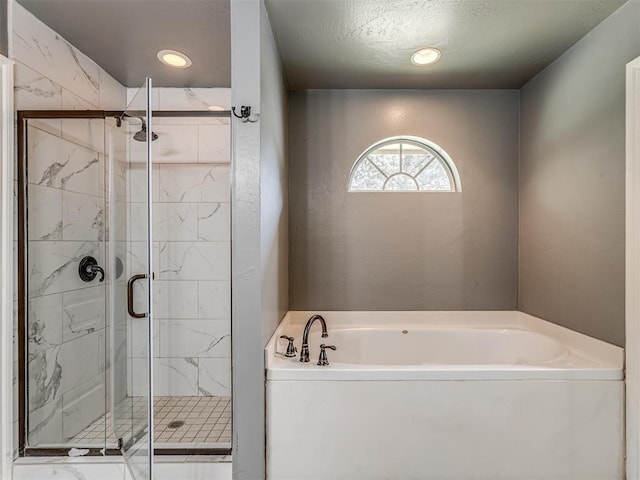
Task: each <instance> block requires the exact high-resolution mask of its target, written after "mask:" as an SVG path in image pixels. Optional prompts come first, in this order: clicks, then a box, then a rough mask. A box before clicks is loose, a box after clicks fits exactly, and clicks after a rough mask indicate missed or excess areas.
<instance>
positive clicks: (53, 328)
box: [27, 294, 62, 354]
mask: <svg viewBox="0 0 640 480" xmlns="http://www.w3.org/2000/svg"><path fill="white" fill-rule="evenodd" d="M28 302H29V316H28V319H27V320H28V321H27V323H28V331H27V337H28V342H29V344H28V353H29V354H31V353H35V352H38V351H43V350H48V349H50V348H51V347H55V346H56V345H60V344H62V295H61V294H55V295H47V296H44V297H34V298H30V299H29V300H28Z"/></svg>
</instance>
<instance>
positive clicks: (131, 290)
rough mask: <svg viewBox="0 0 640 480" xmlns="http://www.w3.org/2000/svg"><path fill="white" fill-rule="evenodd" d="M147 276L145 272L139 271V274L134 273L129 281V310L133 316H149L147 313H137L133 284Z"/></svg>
mask: <svg viewBox="0 0 640 480" xmlns="http://www.w3.org/2000/svg"><path fill="white" fill-rule="evenodd" d="M145 278H147V275H146V274H144V273H139V274H137V275H133V276H132V277H131V278H130V279H129V281H128V282H127V310H128V311H129V316H130V317H133V318H145V317H146V316H147V314H146V313H136V312H135V310H134V309H133V284H134V283H136V281H138V280H144V279H145Z"/></svg>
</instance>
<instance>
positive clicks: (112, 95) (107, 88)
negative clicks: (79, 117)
mask: <svg viewBox="0 0 640 480" xmlns="http://www.w3.org/2000/svg"><path fill="white" fill-rule="evenodd" d="M126 106H127V89H126V88H125V87H124V86H123V85H122V84H121V83H120V82H118V81H117V80H116V79H115V78H113V77H112V76H111V75H109V74H108V73H107V72H105V71H104V70H100V108H101V109H102V110H124V109H125V108H126Z"/></svg>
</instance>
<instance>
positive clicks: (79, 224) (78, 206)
mask: <svg viewBox="0 0 640 480" xmlns="http://www.w3.org/2000/svg"><path fill="white" fill-rule="evenodd" d="M104 216H105V208H104V200H103V199H101V198H98V197H95V196H93V195H84V194H81V193H75V192H66V191H65V192H63V194H62V223H63V230H62V238H63V239H64V240H78V241H92V240H93V241H102V240H104V232H105V218H104Z"/></svg>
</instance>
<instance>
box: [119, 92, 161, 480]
mask: <svg viewBox="0 0 640 480" xmlns="http://www.w3.org/2000/svg"><path fill="white" fill-rule="evenodd" d="M150 83H151V81H150V79H147V82H146V83H145V85H144V86H143V87H142V88H141V89H140V90H139V91H138V92H137V94H136V96H135V97H134V98H133V100H132V101H131V103H130V104H129V106H128V107H127V111H126V112H125V113H124V115H123V117H122V121H121V126H120V128H116V129H113V130H112V132H111V133H112V135H111V139H110V145H111V151H112V155H110V159H111V163H110V166H111V168H110V175H109V178H110V202H111V209H110V213H111V216H110V221H109V227H110V230H109V231H110V238H109V247H110V250H109V253H110V255H109V261H110V266H111V270H112V271H113V272H114V273H115V274H114V275H112V276H111V277H110V285H109V287H110V299H111V302H110V315H111V322H112V324H113V328H112V330H111V332H112V345H113V348H112V351H113V354H112V355H113V367H112V381H111V385H112V423H113V428H114V431H115V433H116V435H117V437H118V439H119V440H120V444H121V449H122V454H123V456H124V458H125V461H126V463H127V465H128V467H129V470H130V472H131V474H132V476H133V477H134V478H135V479H136V480H148V479H151V478H153V477H152V468H153V464H152V452H153V444H152V443H153V442H152V438H153V424H152V422H151V421H150V420H151V418H153V405H152V403H153V396H152V391H153V385H152V378H153V373H152V362H151V359H152V358H153V345H152V342H151V338H152V337H153V327H152V325H153V322H152V318H153V313H152V311H151V305H152V301H151V296H152V291H153V290H152V288H151V271H152V261H151V257H152V251H151V224H150V218H151V203H150V200H151V199H150V195H149V193H150V192H151V191H152V188H151V171H152V164H151V148H150V143H151V138H150V137H151V135H147V132H151V131H152V130H151V116H150V115H149V113H150V99H149V92H150V86H151V85H150Z"/></svg>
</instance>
